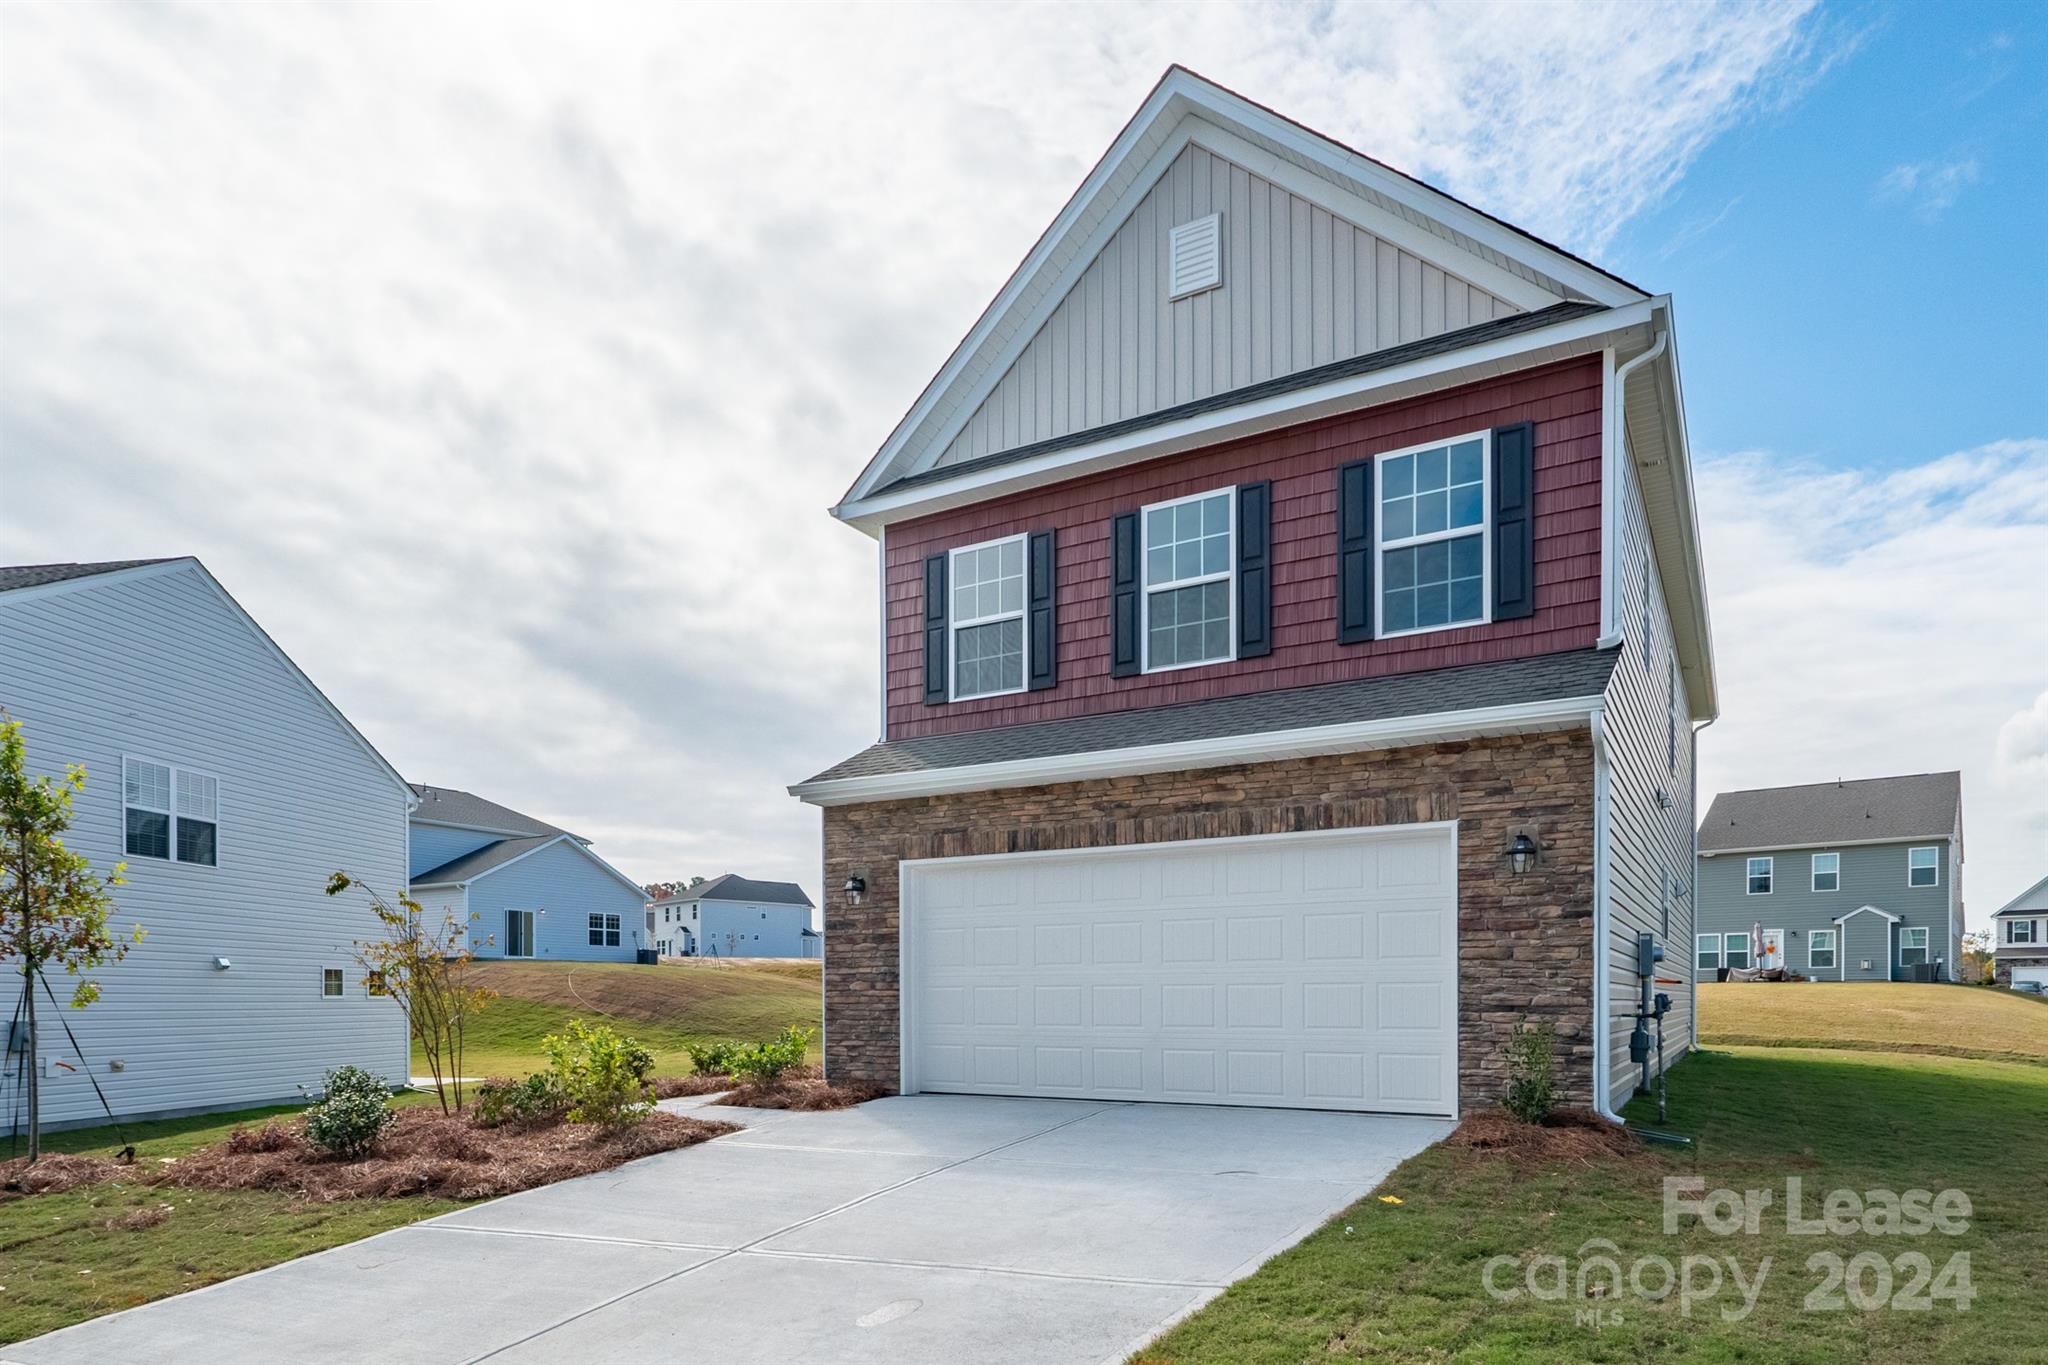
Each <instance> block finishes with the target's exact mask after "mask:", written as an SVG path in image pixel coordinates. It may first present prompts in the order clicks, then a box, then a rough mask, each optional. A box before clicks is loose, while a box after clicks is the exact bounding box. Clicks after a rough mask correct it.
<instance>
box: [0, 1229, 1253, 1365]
mask: <svg viewBox="0 0 2048 1365" xmlns="http://www.w3.org/2000/svg"><path fill="white" fill-rule="evenodd" d="M733 1254H734V1255H740V1254H741V1253H740V1252H734V1253H733ZM744 1254H746V1255H748V1256H774V1257H778V1258H780V1259H783V1260H789V1261H834V1262H840V1263H843V1264H847V1265H893V1266H904V1267H906V1268H908V1269H911V1270H967V1271H973V1272H974V1273H976V1274H980V1275H1022V1276H1025V1277H1027V1278H1029V1279H1034V1280H1079V1281H1084V1282H1086V1283H1089V1284H1124V1285H1131V1286H1134V1287H1138V1288H1146V1289H1228V1288H1229V1287H1230V1283H1229V1281H1227V1280H1147V1279H1139V1278H1137V1277H1134V1276H1130V1275H1086V1274H1069V1273H1067V1272H1065V1271H1059V1270H1020V1269H1018V1268H1017V1267H1015V1266H1007V1265H963V1264H961V1263H959V1262H956V1261H905V1260H898V1259H894V1258H892V1257H888V1256H854V1255H850V1254H848V1253H845V1252H837V1251H780V1250H777V1249H776V1248H774V1247H752V1248H749V1249H747V1250H746V1252H745V1253H744ZM0 1365H4V1363H0Z"/></svg>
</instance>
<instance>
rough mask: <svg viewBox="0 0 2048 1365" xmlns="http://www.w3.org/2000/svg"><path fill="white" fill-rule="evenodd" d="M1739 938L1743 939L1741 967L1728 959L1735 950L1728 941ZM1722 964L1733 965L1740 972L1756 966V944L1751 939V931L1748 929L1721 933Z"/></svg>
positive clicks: (1724, 965) (1725, 965)
mask: <svg viewBox="0 0 2048 1365" xmlns="http://www.w3.org/2000/svg"><path fill="white" fill-rule="evenodd" d="M1737 938H1739V939H1741V940H1742V965H1741V966H1740V967H1736V966H1735V964H1734V963H1732V962H1730V961H1729V960H1728V958H1729V956H1730V955H1731V954H1732V953H1733V952H1734V951H1735V950H1734V949H1732V948H1730V947H1729V946H1728V941H1729V940H1730V939H1737ZM1721 965H1722V966H1723V967H1733V968H1734V969H1735V970H1736V971H1739V972H1746V971H1749V970H1751V969H1752V968H1754V967H1755V966H1756V945H1755V944H1754V943H1751V942H1750V941H1749V932H1748V931H1747V930H1744V931H1743V932H1741V933H1739V934H1723V935H1721Z"/></svg>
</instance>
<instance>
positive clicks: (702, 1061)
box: [683, 1041, 743, 1076]
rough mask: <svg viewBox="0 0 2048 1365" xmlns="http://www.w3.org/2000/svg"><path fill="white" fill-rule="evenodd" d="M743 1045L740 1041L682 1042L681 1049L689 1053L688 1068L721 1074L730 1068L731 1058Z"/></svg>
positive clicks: (708, 1073) (714, 1074) (711, 1074)
mask: <svg viewBox="0 0 2048 1365" xmlns="http://www.w3.org/2000/svg"><path fill="white" fill-rule="evenodd" d="M742 1046H743V1045H742V1044H740V1043H730V1042H722V1041H721V1042H716V1043H684V1044H683V1051H684V1052H685V1053H687V1054H689V1058H690V1069H691V1070H692V1071H697V1072H701V1073H703V1074H704V1075H706V1076H723V1075H726V1074H727V1073H728V1072H730V1071H731V1070H732V1059H733V1056H734V1054H736V1053H737V1052H739V1050H740V1048H741V1047H742Z"/></svg>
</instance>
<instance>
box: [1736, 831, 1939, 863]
mask: <svg viewBox="0 0 2048 1365" xmlns="http://www.w3.org/2000/svg"><path fill="white" fill-rule="evenodd" d="M1947 840H1948V836H1947V835H1946V834H1892V835H1887V836H1886V837H1885V838H1882V839H1829V840H1826V841H1824V842H1821V843H1808V844H1757V845H1755V846H1753V847H1749V848H1713V849H1707V848H1703V849H1701V850H1700V854H1699V856H1700V857H1702V858H1737V857H1742V856H1745V855H1747V856H1751V857H1754V856H1758V855H1761V854H1766V853H1832V852H1833V851H1834V850H1836V849H1838V848H1873V847H1875V846H1876V845H1878V844H1920V845H1922V846H1924V845H1926V844H1928V843H1937V844H1939V843H1945V842H1947Z"/></svg>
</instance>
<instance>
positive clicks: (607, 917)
mask: <svg viewBox="0 0 2048 1365" xmlns="http://www.w3.org/2000/svg"><path fill="white" fill-rule="evenodd" d="M585 914H586V918H585V920H584V922H583V946H584V947H586V948H623V947H624V946H625V945H626V917H625V916H624V915H613V914H608V913H606V912H605V911H603V910H590V911H586V912H585ZM613 920H616V921H618V928H616V929H614V928H613V927H612V925H611V921H613ZM593 921H594V923H593ZM593 928H594V929H596V930H597V936H598V937H597V942H595V943H592V942H591V941H590V931H591V930H592V929H593ZM607 934H617V935H618V936H619V941H618V942H617V943H609V942H606V941H605V935H607Z"/></svg>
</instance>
